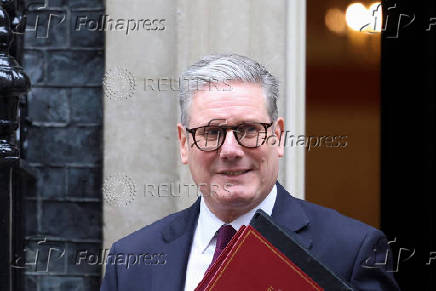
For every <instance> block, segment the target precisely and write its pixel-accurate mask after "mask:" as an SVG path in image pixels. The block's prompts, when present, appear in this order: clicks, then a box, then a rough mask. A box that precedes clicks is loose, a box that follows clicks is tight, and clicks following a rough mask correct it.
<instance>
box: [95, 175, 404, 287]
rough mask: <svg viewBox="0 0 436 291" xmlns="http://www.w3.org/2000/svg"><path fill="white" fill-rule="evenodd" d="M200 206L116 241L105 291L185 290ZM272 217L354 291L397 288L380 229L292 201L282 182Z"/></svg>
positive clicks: (306, 203)
mask: <svg viewBox="0 0 436 291" xmlns="http://www.w3.org/2000/svg"><path fill="white" fill-rule="evenodd" d="M199 202H200V201H199V200H197V201H196V202H195V203H194V204H193V205H192V206H191V207H189V208H187V209H185V210H182V211H180V212H177V213H175V214H172V215H169V216H167V217H165V218H163V219H161V220H159V221H157V222H155V223H153V224H151V225H149V226H146V227H144V228H142V229H140V230H138V231H136V232H134V233H132V234H130V235H129V236H127V237H124V238H122V239H120V240H119V241H117V242H115V243H114V244H113V246H112V249H111V251H110V254H109V256H108V257H107V263H106V275H105V277H104V280H103V283H102V286H101V290H102V291H115V290H126V291H139V290H159V291H161V290H164V291H166V290H169V291H172V290H183V288H184V284H185V273H186V265H187V260H188V256H189V252H190V249H191V243H192V238H193V234H194V230H195V226H196V223H197V218H198V214H199V209H200V207H199V206H200V203H199ZM271 216H272V218H273V220H274V221H275V222H276V223H277V224H279V225H280V226H281V227H282V228H283V229H285V230H286V231H288V232H289V234H290V235H292V236H293V237H294V238H295V239H297V240H298V241H299V242H300V244H301V245H302V246H303V247H305V248H306V249H308V250H309V251H310V252H311V253H312V254H313V255H314V256H315V257H317V258H318V259H319V260H320V261H321V262H322V263H324V265H326V266H327V267H329V268H330V269H331V270H332V271H333V272H335V273H336V274H337V275H338V276H340V277H341V278H342V279H344V280H345V281H347V282H349V283H350V284H351V285H352V286H353V288H355V290H371V291H374V290H399V288H398V287H397V284H396V282H395V280H394V278H393V273H392V272H389V271H390V270H392V269H390V270H389V268H390V267H389V266H386V264H384V263H383V262H385V258H386V257H389V256H386V254H387V249H388V245H387V240H386V237H385V236H384V235H383V233H382V232H380V231H379V230H377V229H375V228H373V227H371V226H368V225H366V224H363V223H361V222H359V221H357V220H354V219H351V218H348V217H345V216H343V215H341V214H339V213H338V212H336V211H335V210H332V209H328V208H324V207H321V206H318V205H315V204H312V203H310V202H307V201H304V200H300V199H297V198H294V197H292V196H290V195H289V193H288V192H287V191H286V190H285V189H284V188H283V187H282V186H281V185H280V184H279V183H277V199H276V202H275V204H274V208H273V211H272V215H271ZM388 253H389V254H390V252H388ZM388 265H389V264H388Z"/></svg>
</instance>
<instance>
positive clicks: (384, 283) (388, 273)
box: [350, 230, 400, 291]
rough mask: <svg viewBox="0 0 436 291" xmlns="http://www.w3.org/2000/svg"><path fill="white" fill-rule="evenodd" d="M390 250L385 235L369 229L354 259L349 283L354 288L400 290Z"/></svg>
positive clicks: (372, 290)
mask: <svg viewBox="0 0 436 291" xmlns="http://www.w3.org/2000/svg"><path fill="white" fill-rule="evenodd" d="M392 265H393V264H392V252H391V250H390V249H389V245H388V240H387V238H386V236H385V235H384V234H383V233H382V232H381V231H379V230H371V231H370V232H368V233H367V234H366V236H365V238H364V240H363V241H362V244H361V246H360V249H359V251H358V254H357V256H356V259H355V261H354V266H353V272H352V275H351V280H350V281H351V284H352V286H353V287H354V289H355V290H371V291H376V290H377V291H378V290H383V291H384V290H388V291H390V290H400V288H399V287H398V284H397V282H396V281H395V278H394V272H393V266H392Z"/></svg>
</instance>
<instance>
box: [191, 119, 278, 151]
mask: <svg viewBox="0 0 436 291" xmlns="http://www.w3.org/2000/svg"><path fill="white" fill-rule="evenodd" d="M245 124H261V125H262V126H263V127H264V128H265V137H264V138H263V141H262V143H261V144H259V145H257V146H253V147H249V146H246V145H243V144H242V143H241V141H240V140H239V138H238V135H237V134H236V131H237V129H238V127H240V126H241V125H245ZM272 125H273V122H270V123H265V122H246V123H241V124H238V125H235V126H230V125H224V126H218V125H216V126H215V125H204V126H199V127H195V128H187V127H185V129H186V131H187V132H189V133H190V134H191V135H192V139H193V140H194V144H195V145H196V146H197V148H198V149H199V150H200V151H203V152H213V151H216V150H219V149H220V148H221V146H222V145H223V144H224V141H225V140H226V137H227V131H228V129H231V130H232V132H233V136H234V137H235V139H236V141H237V142H238V144H239V145H240V146H243V147H245V148H249V149H254V148H258V147H260V146H261V145H263V144H264V143H265V141H266V140H267V138H268V128H270V127H271V126H272ZM206 127H217V128H220V129H223V131H224V136H223V138H222V140H221V143H220V145H219V146H217V147H216V148H214V149H213V150H204V149H201V148H200V147H199V146H198V144H197V140H196V139H195V133H196V131H197V130H199V129H202V128H206Z"/></svg>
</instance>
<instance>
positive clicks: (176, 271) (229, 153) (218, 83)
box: [102, 55, 398, 291]
mask: <svg viewBox="0 0 436 291" xmlns="http://www.w3.org/2000/svg"><path fill="white" fill-rule="evenodd" d="M182 77H183V78H182V80H183V81H187V82H183V86H181V91H180V106H181V113H182V114H181V123H180V124H178V125H177V128H178V138H179V145H180V155H181V159H182V162H183V163H184V164H187V165H189V169H190V171H191V174H192V178H193V180H194V181H195V183H196V184H197V185H203V187H201V191H202V194H203V195H202V197H201V198H199V199H198V200H197V201H196V202H195V203H194V204H193V205H192V206H191V207H190V208H187V209H185V210H183V211H180V212H178V213H175V214H172V215H170V216H168V217H165V218H163V219H162V220H159V221H157V222H155V223H153V224H151V225H149V226H146V227H144V228H143V229H141V230H139V231H137V232H135V233H133V234H131V235H129V236H127V237H125V238H123V239H121V240H119V241H118V242H116V243H114V244H113V246H112V249H111V254H113V255H114V256H115V257H116V256H117V255H119V256H120V260H117V259H113V260H112V261H108V262H107V266H106V268H107V269H106V276H105V278H104V281H103V284H102V290H105V291H109V290H193V289H194V288H195V287H196V286H197V284H198V283H199V282H200V281H201V279H202V278H203V275H204V273H205V271H206V270H207V268H208V266H209V265H210V264H211V262H212V259H213V258H214V257H216V256H217V253H219V250H220V248H221V247H223V246H222V241H221V237H222V236H221V234H223V233H224V232H225V231H226V232H229V233H230V235H227V236H230V237H231V234H233V233H234V232H235V231H236V230H238V229H239V227H240V226H241V225H247V224H249V221H250V219H251V217H252V216H253V214H254V212H255V211H256V209H258V208H261V209H263V210H264V211H265V212H266V213H268V214H269V215H271V216H272V218H273V220H274V221H275V222H276V223H277V224H279V225H280V226H281V227H282V228H283V229H285V230H286V231H288V232H290V233H291V232H292V233H293V236H294V237H296V238H297V239H298V241H299V243H300V244H301V245H302V246H303V247H304V248H306V249H307V250H308V251H309V252H310V253H312V254H313V255H314V256H315V257H316V258H318V260H320V261H321V262H322V263H323V264H324V265H326V266H327V267H329V268H330V269H331V270H332V271H333V272H334V273H336V274H337V275H338V276H339V277H341V278H342V279H343V280H345V281H347V282H349V283H350V284H351V285H352V286H353V287H354V288H355V289H356V290H398V287H397V284H396V282H395V280H394V278H393V275H392V272H389V262H388V263H387V264H386V262H385V258H388V257H389V255H388V254H389V252H388V245H387V240H386V238H385V236H384V235H383V234H382V233H381V232H380V231H379V230H377V229H375V228H372V227H370V226H368V225H365V224H363V223H361V222H358V221H356V220H353V219H351V218H347V217H345V216H342V215H340V214H339V213H337V212H336V211H334V210H331V209H327V208H323V207H321V206H317V205H314V204H312V203H309V202H306V201H302V200H299V199H296V198H293V197H292V196H291V195H290V194H289V193H288V192H287V191H286V190H285V189H284V188H283V187H282V186H281V185H280V184H279V183H278V182H277V177H278V165H279V164H278V163H279V158H281V157H282V156H283V154H284V144H283V142H282V141H281V140H280V137H281V134H282V133H283V132H284V120H283V118H281V117H278V110H277V105H276V103H277V98H278V83H277V81H276V79H275V78H274V77H273V76H272V75H271V74H270V73H269V72H268V71H267V70H266V69H265V68H264V67H263V66H261V65H260V64H258V63H257V62H255V61H253V60H251V59H249V58H246V57H243V56H239V55H211V56H206V57H204V58H203V59H202V60H200V61H199V62H197V63H196V64H194V65H192V66H191V67H190V68H189V69H188V70H187V71H186V72H185V73H184V74H183V76H182ZM192 81H194V84H193V82H192ZM193 85H194V86H193ZM205 185H206V186H205ZM223 225H226V226H223ZM230 226H231V227H230ZM232 227H233V228H232ZM217 240H218V241H219V243H218V244H217ZM127 254H129V255H131V256H128V255H127ZM141 254H142V255H144V256H145V255H147V256H149V258H151V257H152V256H156V255H157V259H156V261H155V264H154V265H150V266H146V265H145V264H144V263H142V264H141V263H137V261H136V260H135V264H130V265H128V266H127V267H126V264H125V263H126V262H125V260H124V261H123V256H124V258H126V259H127V260H131V261H132V262H133V259H131V258H135V259H136V258H137V257H138V256H139V255H141ZM160 256H165V263H162V264H161V263H159V257H160ZM150 262H151V260H149V263H150ZM150 264H151V263H150ZM383 264H384V266H383ZM386 265H387V266H386ZM247 267H251V266H247ZM241 280H243V278H241ZM290 288H292V286H290Z"/></svg>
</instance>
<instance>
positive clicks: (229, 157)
mask: <svg viewBox="0 0 436 291" xmlns="http://www.w3.org/2000/svg"><path fill="white" fill-rule="evenodd" d="M227 89H228V88H227ZM189 113H190V123H189V128H196V127H200V126H205V125H208V124H209V123H210V122H211V121H213V120H219V124H221V125H228V126H234V125H239V124H241V123H244V122H261V123H270V122H272V121H271V120H270V117H269V116H268V112H267V106H266V98H265V95H264V91H263V89H262V87H261V86H260V84H251V83H242V82H232V83H231V90H216V89H215V90H204V91H198V92H196V94H194V96H193V98H192V103H191V107H190V109H189ZM214 124H217V123H216V122H214ZM283 129H284V121H283V119H282V118H279V119H278V120H277V122H276V123H275V124H273V126H272V127H270V128H269V129H268V136H270V135H273V134H275V135H276V136H277V137H280V133H281V132H282V131H283ZM178 132H179V141H180V152H181V158H182V162H183V163H184V164H188V165H189V168H190V170H191V174H192V178H193V180H194V181H195V183H196V184H197V185H198V186H200V190H201V191H202V193H203V197H204V199H205V202H206V204H207V205H208V207H209V208H210V209H211V210H212V212H214V213H215V214H216V215H217V213H223V212H225V213H235V215H237V216H238V215H240V214H242V213H245V212H247V211H249V210H250V209H252V208H253V207H255V206H256V205H258V204H259V203H260V202H261V201H262V200H263V199H264V198H265V197H266V196H267V195H268V193H269V192H270V191H271V189H272V187H273V185H274V183H275V182H276V180H277V175H278V159H279V158H280V157H282V156H283V151H284V150H283V145H282V146H279V145H278V142H276V143H275V144H274V142H273V141H274V140H276V141H278V139H274V138H270V139H268V140H267V142H265V143H264V144H263V145H261V146H260V147H257V148H246V147H243V146H241V145H239V144H238V142H237V140H236V138H235V136H234V134H233V132H232V131H231V130H228V131H227V136H226V139H225V140H224V143H223V145H222V146H221V147H220V148H219V149H218V150H215V151H211V152H205V151H201V150H199V149H198V148H197V146H195V145H194V144H193V143H194V141H193V138H192V135H191V134H190V133H189V132H186V130H185V129H184V127H183V126H182V125H181V124H178ZM187 135H189V136H187ZM272 144H274V145H272ZM202 185H207V186H202ZM241 211H242V213H241Z"/></svg>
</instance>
